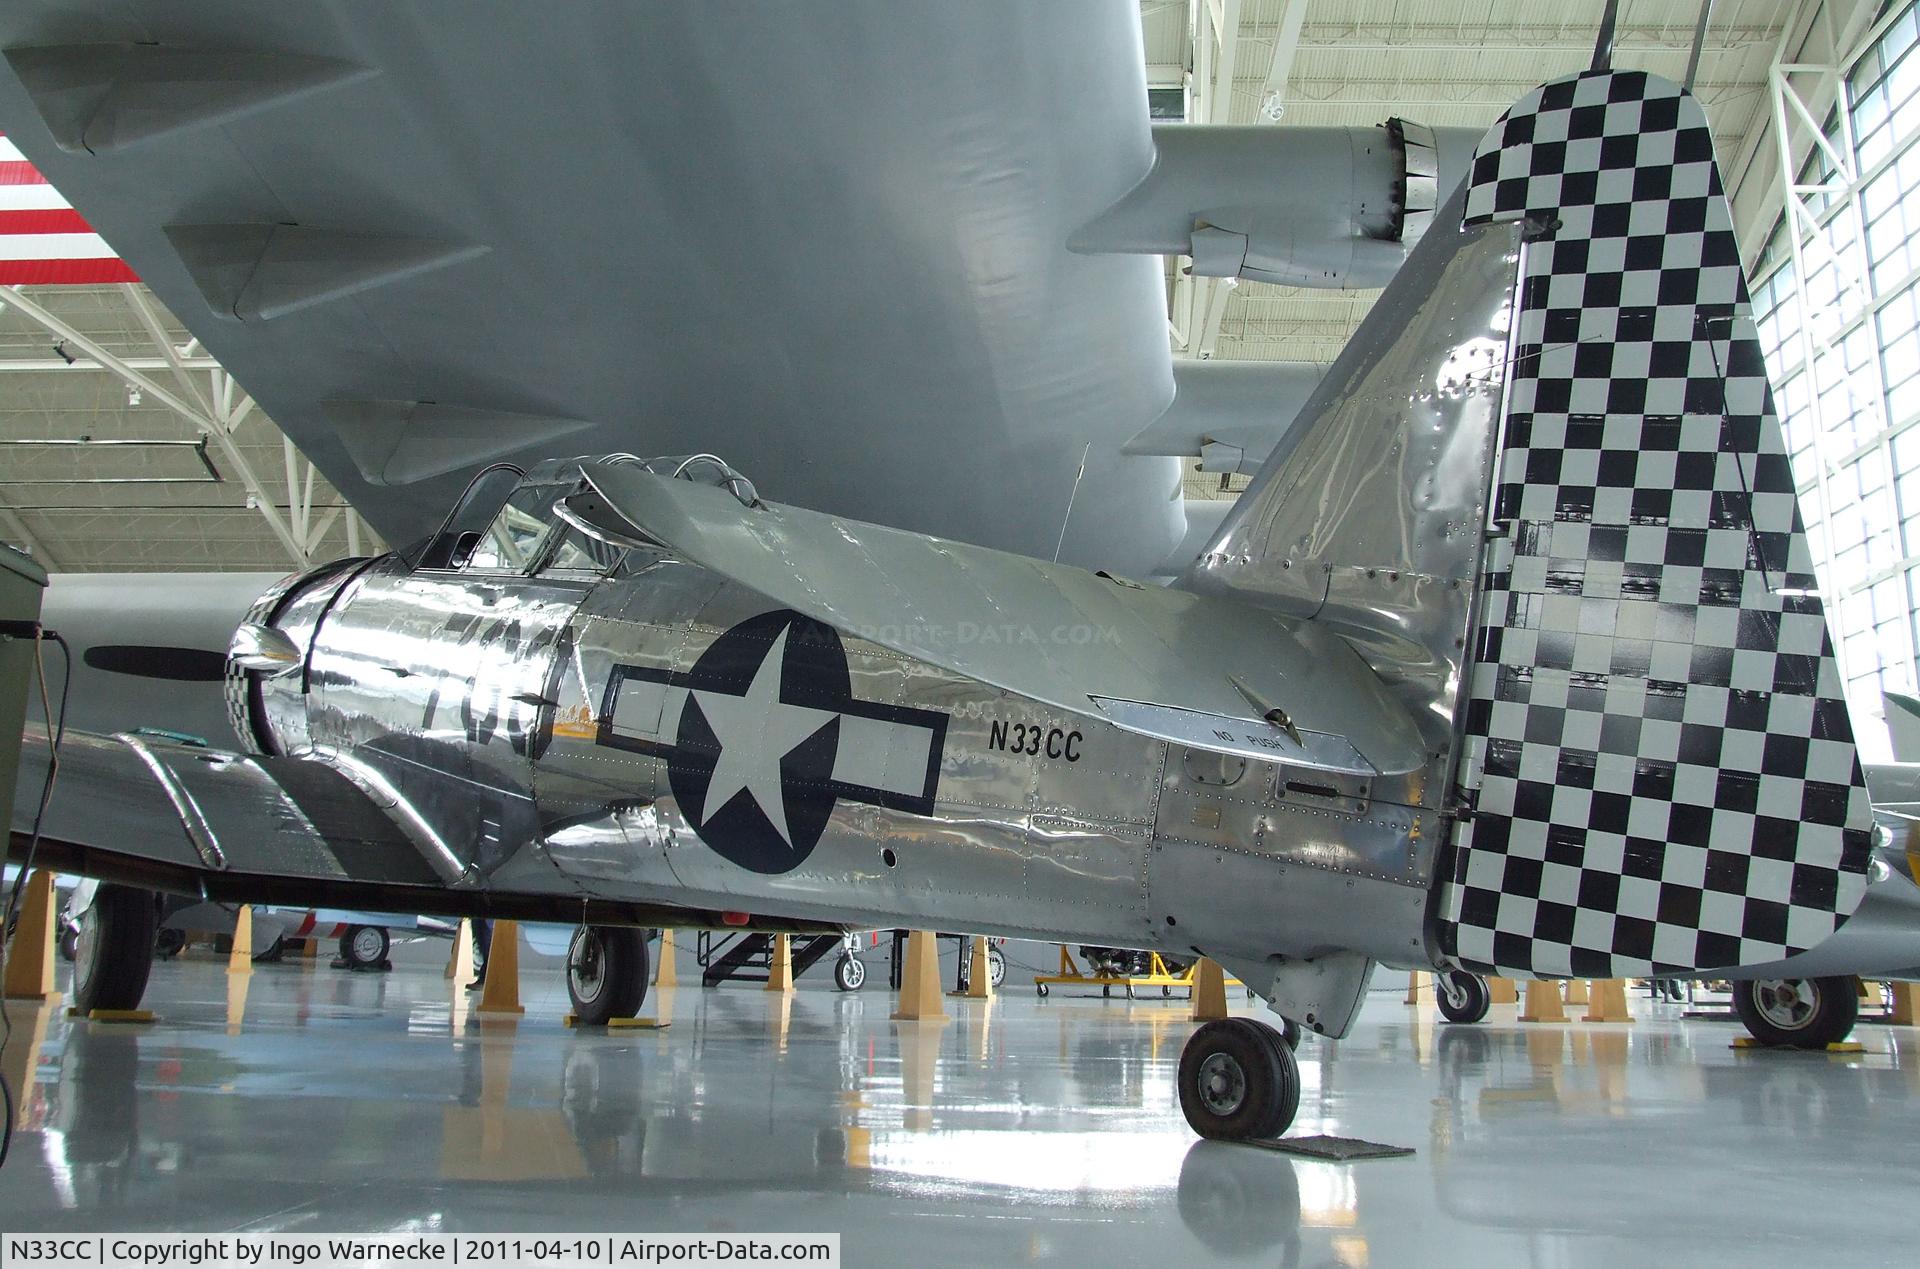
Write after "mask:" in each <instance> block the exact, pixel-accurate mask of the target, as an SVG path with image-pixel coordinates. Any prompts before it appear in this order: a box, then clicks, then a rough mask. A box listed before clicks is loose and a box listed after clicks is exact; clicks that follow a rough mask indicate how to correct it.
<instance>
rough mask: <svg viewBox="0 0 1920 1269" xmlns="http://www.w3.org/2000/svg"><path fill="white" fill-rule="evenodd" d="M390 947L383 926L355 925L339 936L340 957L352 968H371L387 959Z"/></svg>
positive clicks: (390, 942)
mask: <svg viewBox="0 0 1920 1269" xmlns="http://www.w3.org/2000/svg"><path fill="white" fill-rule="evenodd" d="M392 947H393V939H392V938H391V936H389V935H388V934H387V931H386V929H385V927H383V926H378V925H356V926H354V927H352V928H351V929H349V930H348V931H347V932H346V933H345V934H342V935H341V936H340V959H341V960H343V961H345V962H346V963H347V965H348V966H349V967H350V968H353V969H371V968H373V967H374V966H375V965H379V964H381V963H383V962H384V961H385V960H386V959H387V952H388V951H389V950H391V949H392Z"/></svg>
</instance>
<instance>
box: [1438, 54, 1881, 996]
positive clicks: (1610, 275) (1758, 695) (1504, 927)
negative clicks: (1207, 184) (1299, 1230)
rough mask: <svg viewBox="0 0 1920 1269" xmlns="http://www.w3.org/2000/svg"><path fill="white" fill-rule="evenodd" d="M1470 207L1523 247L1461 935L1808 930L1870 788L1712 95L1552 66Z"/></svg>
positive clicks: (1753, 958)
mask: <svg viewBox="0 0 1920 1269" xmlns="http://www.w3.org/2000/svg"><path fill="white" fill-rule="evenodd" d="M1465 206H1466V211H1465V224H1466V225H1467V226H1474V225H1480V224H1497V223H1499V222H1502V221H1507V222H1519V223H1520V224H1521V226H1522V229H1521V233H1520V237H1521V239H1522V243H1523V245H1522V248H1521V252H1522V257H1521V262H1520V273H1521V281H1520V291H1519V295H1520V304H1519V309H1518V312H1517V314H1516V317H1515V322H1516V328H1515V331H1514V334H1513V338H1512V344H1511V351H1510V366H1511V373H1510V376H1509V382H1508V388H1507V400H1506V404H1505V409H1504V426H1503V432H1502V439H1501V442H1500V453H1499V455H1498V464H1499V470H1498V474H1497V476H1496V478H1495V486H1494V496H1493V508H1492V513H1491V518H1490V524H1489V530H1490V534H1492V535H1493V536H1494V541H1493V542H1492V544H1491V545H1490V547H1489V552H1488V558H1487V561H1486V563H1485V565H1484V568H1485V573H1484V575H1483V577H1482V579H1481V584H1480V593H1479V599H1478V603H1477V609H1476V610H1477V614H1478V616H1477V621H1476V625H1475V628H1474V630H1473V632H1472V635H1471V641H1472V643H1471V650H1472V664H1471V667H1470V669H1469V673H1468V682H1467V694H1466V695H1467V699H1466V701H1465V702H1464V709H1465V720H1464V721H1465V748H1464V752H1463V757H1462V763H1461V767H1460V771H1461V784H1462V785H1463V786H1464V788H1465V789H1466V790H1467V795H1468V797H1469V800H1470V801H1469V806H1470V809H1469V810H1467V811H1466V812H1465V813H1464V814H1463V817H1462V821H1461V823H1460V824H1459V825H1458V827H1457V828H1456V830H1455V840H1454V843H1453V850H1452V860H1451V866H1450V868H1449V871H1448V875H1447V880H1446V884H1445V885H1444V889H1443V891H1442V893H1441V895H1440V902H1439V907H1438V916H1439V921H1438V928H1437V937H1438V941H1439V945H1440V951H1441V952H1442V954H1443V955H1444V956H1445V957H1446V958H1447V959H1449V960H1451V961H1452V962H1454V963H1456V964H1460V965H1463V966H1467V967H1470V968H1474V969H1478V970H1483V971H1493V972H1500V973H1507V974H1516V975H1538V976H1555V975H1560V976H1581V977H1619V976H1625V975H1643V974H1663V975H1664V974H1682V973H1686V972H1689V971H1693V970H1707V969H1722V968H1729V967H1733V966H1737V965H1742V964H1758V963H1762V962H1767V961H1775V960H1780V959H1782V958H1784V957H1786V956H1789V955H1792V954H1793V953H1795V952H1798V951H1800V950H1803V949H1805V948H1808V947H1811V946H1813V945H1815V944H1817V943H1819V942H1821V941H1822V940H1824V939H1825V938H1827V937H1828V936H1829V935H1831V934H1832V933H1833V932H1834V930H1836V929H1837V928H1838V927H1839V925H1840V924H1841V923H1842V922H1844V921H1845V919H1846V918H1847V916H1848V915H1850V914H1851V913H1852V911H1853V910H1854V908H1855V907H1857V906H1858V904H1859V902H1860V900H1861V897H1862V896H1863V894H1864V892H1865V888H1866V868H1867V860H1868V852H1869V844H1870V840H1871V838H1870V834H1871V816H1872V812H1871V807H1870V805H1869V803H1868V799H1867V793H1866V786H1865V782H1864V779H1863V776H1862V772H1861V768H1860V763H1859V759H1858V756H1857V754H1856V753H1855V749H1854V744H1853V734H1852V728H1851V724H1850V722H1849V719H1848V716H1847V708H1846V702H1845V699H1844V696H1843V693H1842V684H1841V679H1840V674H1839V669H1838V666H1837V664H1836V662H1835V659H1834V655H1833V647H1832V643H1831V640H1830V639H1829V637H1828V633H1827V627H1826V619H1825V613H1824V610H1823V607H1822V605H1821V602H1820V600H1819V598H1818V597H1817V596H1816V595H1815V594H1814V593H1813V589H1814V580H1813V576H1812V565H1811V556H1810V554H1809V552H1808V549H1807V541H1806V535H1805V532H1804V530H1803V528H1802V525H1801V521H1800V514H1799V506H1798V502H1797V500H1796V498H1795V495H1794V485H1793V477H1792V473H1791V470H1790V468H1789V465H1788V461H1787V455H1786V449H1785V445H1784V443H1783V439H1782V436H1781V430H1780V423H1779V419H1778V417H1777V415H1776V413H1775V411H1774V407H1773V400H1772V393H1771V390H1770V388H1769V386H1768V384H1767V379H1766V373H1765V369H1764V365H1763V363H1762V358H1761V352H1760V345H1759V341H1758V338H1757V335H1756V332H1755V328H1754V323H1753V315H1752V311H1751V308H1750V305H1749V302H1748V295H1747V287H1746V280H1745V277H1744V275H1743V273H1742V271H1741V268H1740V262H1739V256H1738V251H1737V245H1736V241H1735V238H1734V233H1733V225H1732V218H1731V214H1730V212H1729V210H1728V207H1727V202H1726V198H1725V195H1724V191H1723V189H1722V187H1721V182H1720V175H1719V171H1718V169H1717V167H1716V166H1715V164H1714V160H1713V148H1712V137H1711V134H1710V132H1709V131H1708V127H1707V120H1706V116H1705V114H1704V112H1703V111H1702V110H1701V109H1700V106H1699V104H1698V103H1697V102H1696V101H1695V100H1694V99H1693V98H1692V97H1691V96H1690V95H1689V94H1688V93H1686V92H1685V91H1684V90H1682V89H1681V88H1679V87H1678V86H1676V85H1674V84H1671V83H1668V82H1666V81H1664V80H1661V79H1658V78H1656V77H1653V76H1649V75H1646V74H1644V73H1641V72H1634V71H1618V72H1616V71H1589V72H1586V73H1584V74H1581V75H1577V76H1573V77H1570V78H1568V79H1563V80H1558V81H1555V82H1553V83H1550V84H1546V85H1543V86H1542V87H1541V88H1539V89H1536V90H1535V91H1534V92H1532V93H1530V94H1529V95H1528V96H1527V97H1525V98H1523V99H1522V100H1521V101H1520V102H1519V103H1518V104H1517V105H1515V106H1514V108H1513V109H1512V110H1510V111H1508V112H1507V114H1506V115H1504V116H1503V117H1502V119H1501V120H1500V121H1499V122H1497V123H1496V124H1495V125H1494V126H1493V128H1492V129H1491V130H1490V131H1489V132H1488V133H1487V136H1486V138H1485V139H1484V140H1483V141H1482V142H1481V146H1480V150H1479V152H1478V153H1477V154H1476V156H1475V160H1474V164H1473V168H1472V171H1471V175H1470V176H1469V178H1468V185H1467V191H1466V205H1465Z"/></svg>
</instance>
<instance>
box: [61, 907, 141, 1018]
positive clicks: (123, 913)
mask: <svg viewBox="0 0 1920 1269" xmlns="http://www.w3.org/2000/svg"><path fill="white" fill-rule="evenodd" d="M159 925H160V914H159V913H158V912H157V911H156V910H155V909H154V904H153V895H152V894H151V893H149V892H148V891H145V890H136V889H135V888H134V887H132V886H117V885H106V884H103V885H101V887H100V888H99V890H97V891H96V892H95V893H94V896H93V902H92V903H91V904H89V905H88V906H87V909H86V911H85V912H82V913H81V914H80V930H79V937H78V938H77V939H76V940H75V945H74V958H73V1007H74V1008H75V1009H78V1010H79V1011H80V1012H81V1013H83V1014H84V1013H91V1012H92V1011H93V1010H95V1009H138V1008H139V1007H140V998H141V997H142V996H144V995H146V994H147V974H148V972H149V971H151V970H152V969H153V940H154V935H155V933H156V932H157V931H158V929H159Z"/></svg>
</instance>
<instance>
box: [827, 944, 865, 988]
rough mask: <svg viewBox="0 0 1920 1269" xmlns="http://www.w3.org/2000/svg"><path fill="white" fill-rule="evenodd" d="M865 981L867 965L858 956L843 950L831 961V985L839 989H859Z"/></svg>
mask: <svg viewBox="0 0 1920 1269" xmlns="http://www.w3.org/2000/svg"><path fill="white" fill-rule="evenodd" d="M866 981H867V967H866V965H865V963H864V962H862V961H861V959H860V958H859V957H858V956H855V955H853V954H852V953H850V952H845V953H842V954H841V956H840V959H839V960H837V961H835V962H834V963H833V985H834V986H835V987H838V988H839V989H840V990H841V991H859V990H860V985H861V984H862V983H864V982H866Z"/></svg>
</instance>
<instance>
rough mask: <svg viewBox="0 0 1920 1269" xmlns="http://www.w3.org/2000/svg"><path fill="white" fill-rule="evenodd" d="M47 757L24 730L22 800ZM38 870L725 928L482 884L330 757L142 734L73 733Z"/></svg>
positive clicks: (242, 898) (626, 906)
mask: <svg viewBox="0 0 1920 1269" xmlns="http://www.w3.org/2000/svg"><path fill="white" fill-rule="evenodd" d="M47 748H48V746H47V735H46V731H45V729H44V728H42V727H41V726H39V725H38V724H31V725H29V727H28V728H27V732H26V735H25V737H24V743H23V745H22V752H21V767H20V769H21V784H20V787H21V788H22V789H23V790H28V789H30V790H33V791H35V793H37V792H38V790H39V788H40V781H41V779H42V777H43V775H44V772H45V770H46V763H47ZM343 761H345V762H347V763H348V765H349V766H350V760H343ZM376 780H377V777H376ZM36 804H37V798H27V797H23V798H21V799H20V800H19V802H18V803H17V804H16V805H15V807H14V820H13V825H12V833H11V836H10V840H9V847H8V854H9V857H10V858H12V859H16V860H18V859H20V858H21V857H22V855H23V853H24V850H25V847H26V844H27V842H28V838H29V833H30V830H31V827H32V821H33V812H34V810H35V806H36ZM130 825H134V826H138V827H136V828H130V827H129V826H130ZM34 862H35V864H36V866H39V867H47V868H53V869H55V870H57V871H62V872H75V873H81V874H83V875H86V876H89V877H98V878H101V879H103V880H108V881H118V882H123V883H126V884H129V885H136V886H141V887H143V888H146V889H152V890H165V891H171V892H174V893H179V894H197V895H199V896H201V897H202V898H205V899H209V900H213V901H215V902H221V903H281V904H289V905H298V906H303V907H314V906H327V907H340V908H349V909H353V910H356V911H364V912H397V913H407V914H423V913H424V914H431V915H440V916H493V917H518V918H521V919H530V920H553V919H554V918H555V915H556V914H557V913H562V914H564V915H565V917H567V918H574V917H580V918H582V919H591V920H604V921H608V922H611V923H614V924H628V925H662V924H680V925H690V924H702V923H704V924H707V925H719V924H720V923H721V914H720V913H719V912H717V911H707V910H704V909H698V908H693V909H689V908H683V907H678V906H671V905H667V904H660V903H638V902H624V901H618V900H607V899H602V898H583V897H582V896H581V895H580V894H579V892H578V891H577V890H575V889H574V888H573V887H572V886H570V885H569V884H568V883H566V882H565V881H564V880H562V879H561V878H560V876H559V874H558V873H555V872H553V871H552V870H551V869H545V868H544V866H543V868H542V869H540V870H536V871H533V872H516V871H511V870H509V871H507V872H493V873H491V874H489V875H487V876H484V877H483V876H481V875H479V874H480V872H481V871H484V869H478V868H476V867H474V866H471V865H469V864H468V863H463V862H462V861H461V860H459V859H455V858H454V857H453V856H452V855H451V854H450V853H448V852H447V851H446V850H444V849H443V848H441V847H440V846H439V844H438V843H437V842H436V841H434V839H433V835H432V830H431V829H429V828H425V827H424V825H423V824H421V823H419V822H417V821H414V820H412V819H410V818H409V816H408V813H407V807H406V803H405V800H404V799H402V798H398V797H389V796H385V795H384V794H383V792H382V790H381V789H380V788H379V787H378V785H377V783H375V782H369V781H367V780H366V779H365V778H364V777H362V778H361V779H358V780H357V779H355V778H354V777H353V776H351V775H349V774H348V773H347V771H346V770H344V769H343V768H342V767H338V766H335V765H333V764H331V763H328V762H324V761H318V760H315V759H311V758H281V757H261V756H256V755H246V754H236V753H228V752H225V751H222V750H218V749H209V748H206V747H204V746H200V745H188V744H181V743H178V742H176V741H171V740H164V739H161V738H158V737H150V736H142V735H137V734H132V733H120V734H116V735H113V736H101V735H96V734H93V733H90V732H85V731H79V730H75V729H69V730H68V731H67V734H66V738H65V741H64V743H63V744H62V745H61V748H60V769H59V775H58V778H57V779H56V781H55V784H54V794H53V798H52V800H51V802H50V803H49V804H48V808H47V815H46V819H45V822H44V825H43V832H42V837H41V840H40V844H39V847H38V850H37V852H36V854H35V856H34ZM583 914H584V915H583ZM776 926H777V927H778V928H790V929H794V930H820V929H827V928H837V927H827V926H823V925H822V924H821V923H819V922H809V921H786V920H775V922H774V924H773V925H769V926H768V928H776Z"/></svg>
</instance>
